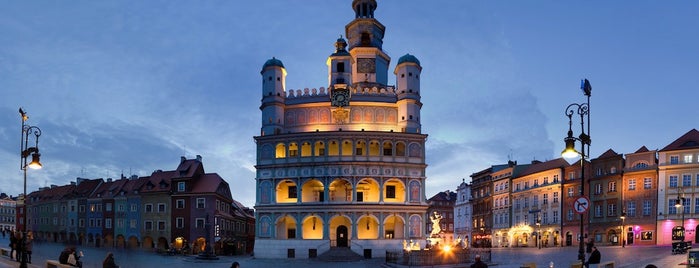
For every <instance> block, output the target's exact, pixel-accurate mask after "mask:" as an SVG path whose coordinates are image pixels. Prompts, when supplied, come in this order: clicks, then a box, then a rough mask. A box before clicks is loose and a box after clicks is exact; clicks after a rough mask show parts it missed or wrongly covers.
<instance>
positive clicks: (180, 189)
mask: <svg viewBox="0 0 699 268" xmlns="http://www.w3.org/2000/svg"><path fill="white" fill-rule="evenodd" d="M177 191H178V192H184V182H183V181H181V182H178V183H177Z"/></svg>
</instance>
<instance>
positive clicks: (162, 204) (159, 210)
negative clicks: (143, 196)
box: [158, 203, 165, 213]
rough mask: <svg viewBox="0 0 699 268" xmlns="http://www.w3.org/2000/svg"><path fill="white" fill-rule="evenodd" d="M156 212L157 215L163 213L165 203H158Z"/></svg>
mask: <svg viewBox="0 0 699 268" xmlns="http://www.w3.org/2000/svg"><path fill="white" fill-rule="evenodd" d="M158 212H159V213H164V212H165V203H158Z"/></svg>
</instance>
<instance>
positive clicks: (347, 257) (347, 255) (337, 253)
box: [318, 247, 364, 262]
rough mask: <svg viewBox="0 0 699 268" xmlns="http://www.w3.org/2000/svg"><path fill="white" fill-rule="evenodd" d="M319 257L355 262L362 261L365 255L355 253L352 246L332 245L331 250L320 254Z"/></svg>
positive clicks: (328, 259) (322, 259) (335, 260)
mask: <svg viewBox="0 0 699 268" xmlns="http://www.w3.org/2000/svg"><path fill="white" fill-rule="evenodd" d="M318 259H319V260H321V261H327V262H353V261H360V260H362V259H364V257H362V256H360V255H359V254H357V253H354V251H352V250H351V249H350V248H345V247H332V248H330V250H328V251H326V252H324V253H323V254H320V255H319V256H318Z"/></svg>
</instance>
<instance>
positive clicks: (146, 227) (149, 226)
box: [143, 221, 153, 231]
mask: <svg viewBox="0 0 699 268" xmlns="http://www.w3.org/2000/svg"><path fill="white" fill-rule="evenodd" d="M143 229H144V230H146V231H153V221H144V222H143Z"/></svg>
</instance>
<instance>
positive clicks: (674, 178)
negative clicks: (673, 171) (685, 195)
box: [670, 175, 677, 188]
mask: <svg viewBox="0 0 699 268" xmlns="http://www.w3.org/2000/svg"><path fill="white" fill-rule="evenodd" d="M670 187H672V188H677V175H670Z"/></svg>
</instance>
